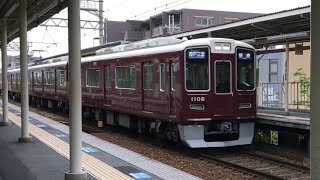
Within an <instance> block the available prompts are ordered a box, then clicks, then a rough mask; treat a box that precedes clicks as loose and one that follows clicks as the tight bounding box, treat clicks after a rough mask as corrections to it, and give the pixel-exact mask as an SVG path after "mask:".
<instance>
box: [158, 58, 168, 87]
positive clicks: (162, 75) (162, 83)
mask: <svg viewBox="0 0 320 180" xmlns="http://www.w3.org/2000/svg"><path fill="white" fill-rule="evenodd" d="M165 74H166V65H165V64H163V63H162V64H160V65H159V83H160V91H164V89H165V84H166V77H165Z"/></svg>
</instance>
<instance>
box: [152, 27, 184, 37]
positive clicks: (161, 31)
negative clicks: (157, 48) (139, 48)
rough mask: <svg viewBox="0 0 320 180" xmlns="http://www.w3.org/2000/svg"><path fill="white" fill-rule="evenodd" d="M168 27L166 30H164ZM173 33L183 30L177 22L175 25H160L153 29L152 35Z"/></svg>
mask: <svg viewBox="0 0 320 180" xmlns="http://www.w3.org/2000/svg"><path fill="white" fill-rule="evenodd" d="M164 29H166V30H164ZM164 31H166V33H167V34H173V33H177V32H180V31H181V28H180V24H176V25H174V26H158V27H155V28H153V29H152V37H156V36H160V35H167V34H165V32H164Z"/></svg>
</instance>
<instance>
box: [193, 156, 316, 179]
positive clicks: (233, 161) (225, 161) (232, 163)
mask: <svg viewBox="0 0 320 180" xmlns="http://www.w3.org/2000/svg"><path fill="white" fill-rule="evenodd" d="M199 156H200V157H201V158H203V159H207V160H209V161H211V162H213V163H215V164H220V165H223V166H226V167H228V168H232V169H234V170H235V171H237V172H239V173H243V174H245V175H246V177H248V179H251V178H254V179H257V178H258V179H279V180H280V179H281V180H282V179H292V180H295V179H296V180H298V179H299V180H304V179H306V180H307V179H310V175H309V168H308V167H305V166H301V165H296V164H292V163H289V162H286V161H282V160H278V159H275V158H269V157H266V156H262V155H258V154H254V153H248V152H240V151H238V152H236V153H232V154H231V153H227V154H223V155H221V154H218V155H213V154H210V153H199Z"/></svg>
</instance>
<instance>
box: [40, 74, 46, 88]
mask: <svg viewBox="0 0 320 180" xmlns="http://www.w3.org/2000/svg"><path fill="white" fill-rule="evenodd" d="M41 74H42V84H41V91H42V94H44V86H45V84H46V78H45V76H44V71H41Z"/></svg>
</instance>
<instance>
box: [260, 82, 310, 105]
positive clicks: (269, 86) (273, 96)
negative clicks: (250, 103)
mask: <svg viewBox="0 0 320 180" xmlns="http://www.w3.org/2000/svg"><path fill="white" fill-rule="evenodd" d="M285 95H286V92H285V83H283V82H280V83H260V84H259V86H257V103H258V107H267V108H285V107H284V106H285ZM288 108H289V109H301V110H309V109H310V82H289V83H288Z"/></svg>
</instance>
